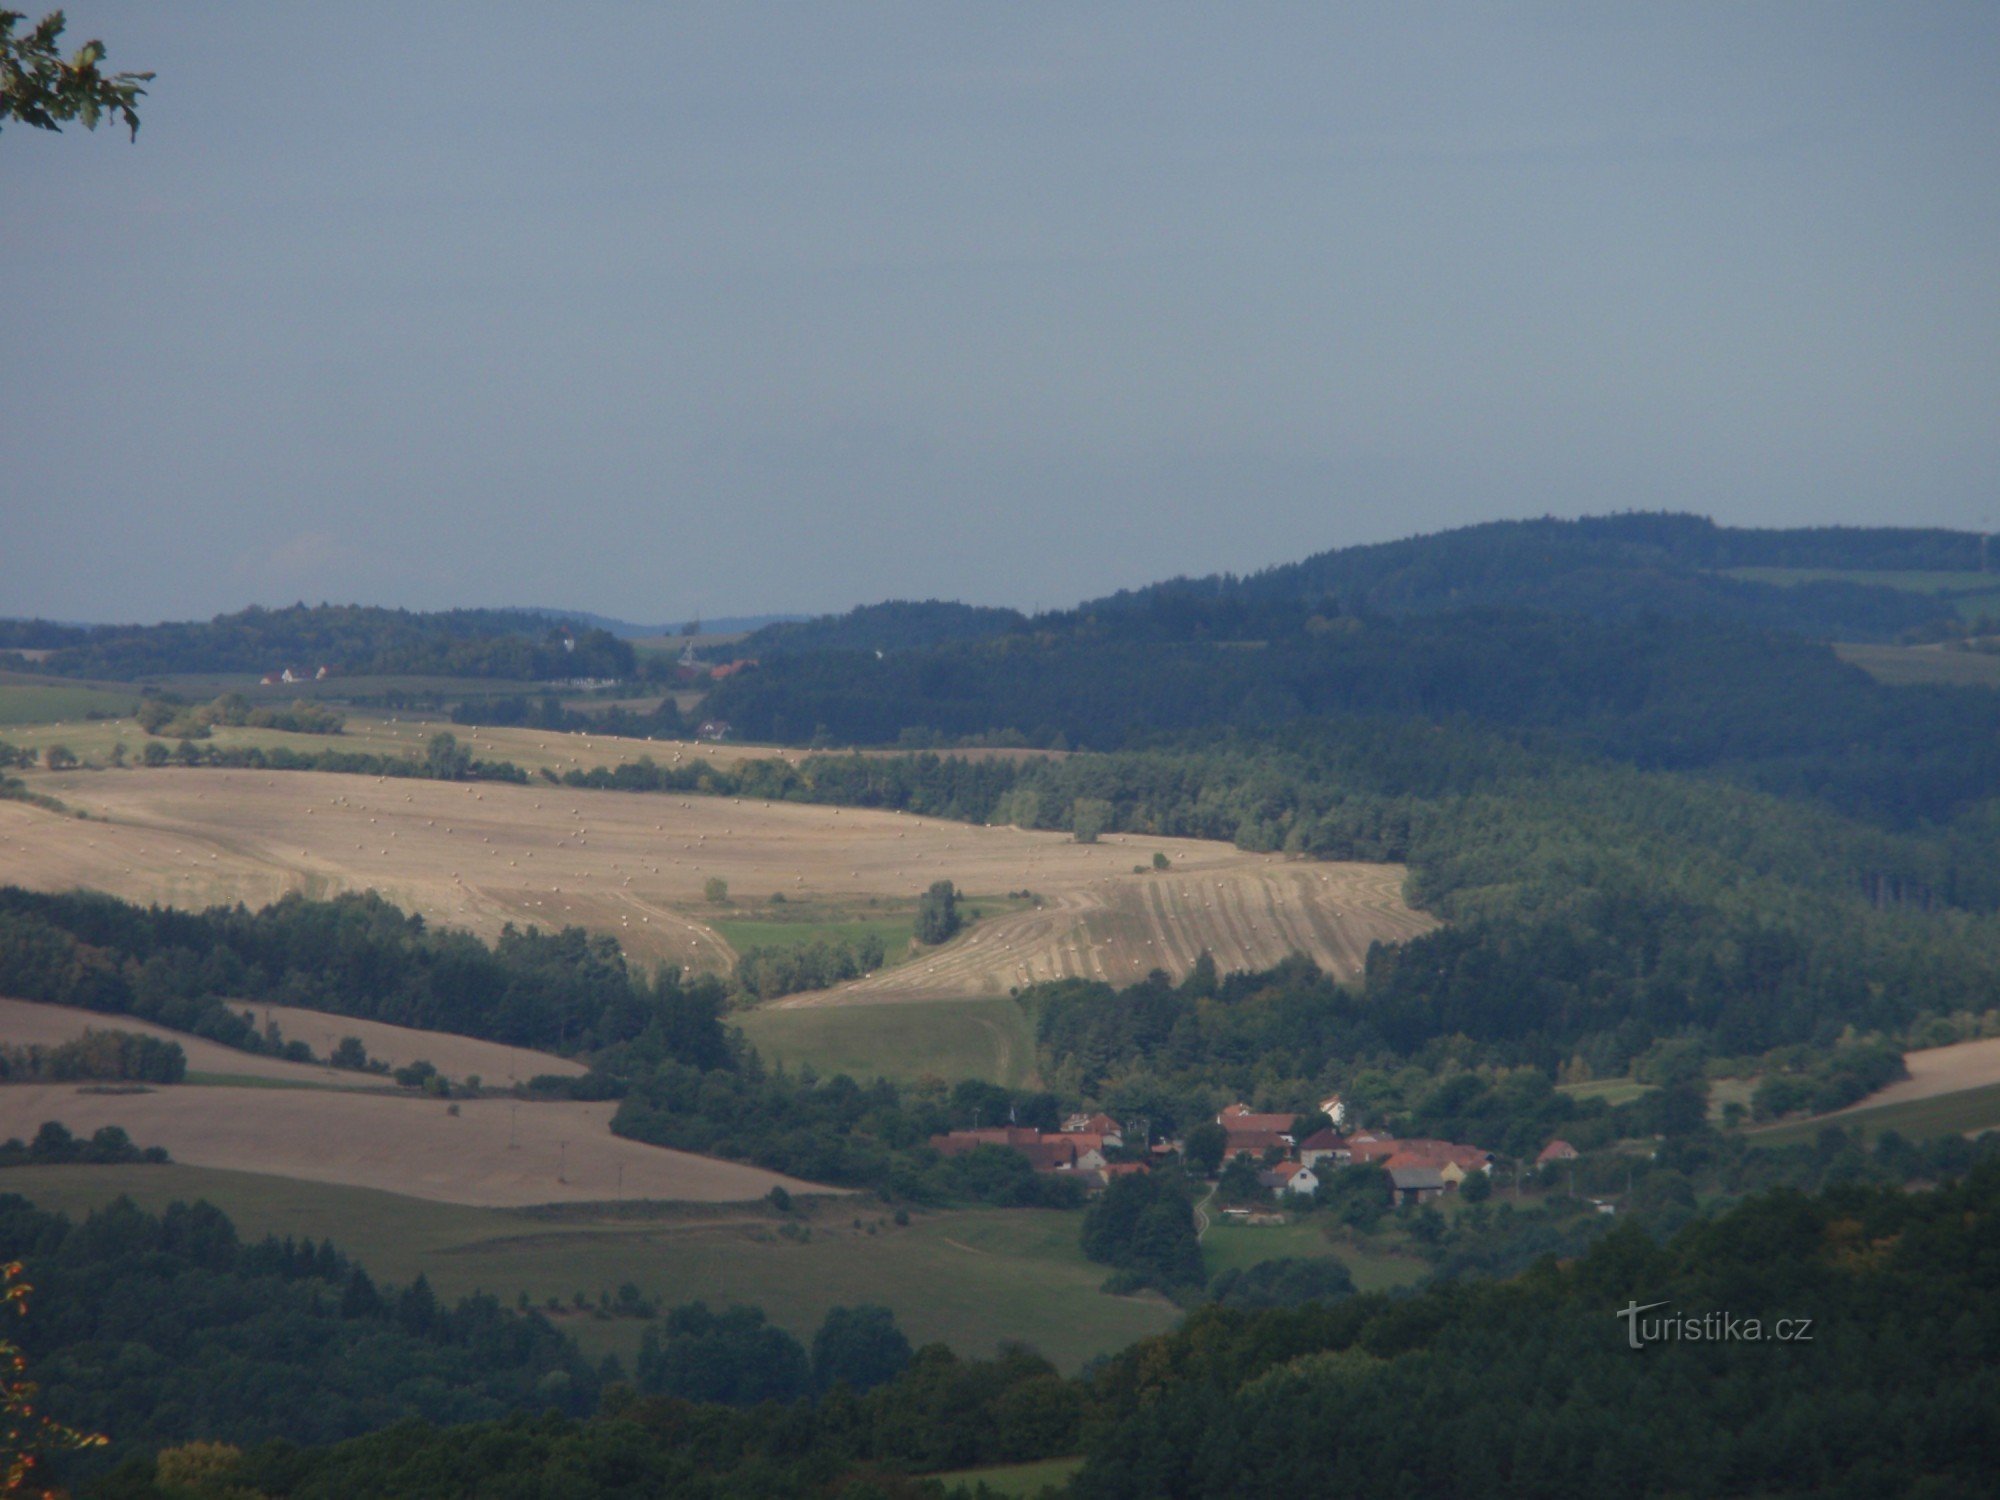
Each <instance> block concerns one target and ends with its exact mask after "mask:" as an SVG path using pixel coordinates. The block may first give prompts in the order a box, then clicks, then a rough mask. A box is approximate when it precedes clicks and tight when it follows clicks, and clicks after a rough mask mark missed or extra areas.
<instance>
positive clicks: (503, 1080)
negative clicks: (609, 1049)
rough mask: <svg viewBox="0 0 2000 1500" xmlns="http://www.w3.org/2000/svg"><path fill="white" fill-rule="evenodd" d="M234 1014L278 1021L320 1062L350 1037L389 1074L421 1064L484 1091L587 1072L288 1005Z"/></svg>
mask: <svg viewBox="0 0 2000 1500" xmlns="http://www.w3.org/2000/svg"><path fill="white" fill-rule="evenodd" d="M237 1009H239V1010H247V1011H249V1012H250V1013H251V1014H252V1015H254V1016H255V1017H256V1018H257V1022H258V1024H259V1025H262V1024H263V1023H264V1021H265V1020H266V1019H267V1018H268V1019H270V1020H273V1021H276V1022H277V1023H278V1029H279V1030H280V1031H282V1032H283V1033H284V1036H285V1040H287V1041H299V1042H304V1043H305V1044H306V1045H307V1046H309V1047H311V1048H312V1049H313V1051H314V1052H315V1053H316V1054H317V1055H319V1056H321V1057H325V1056H326V1055H328V1054H329V1053H330V1052H332V1051H333V1049H334V1048H335V1047H337V1046H339V1045H340V1039H341V1038H342V1037H344V1036H351V1037H354V1038H355V1039H356V1040H358V1041H359V1042H360V1043H361V1045H362V1046H363V1047H364V1048H366V1049H367V1052H368V1055H369V1057H371V1058H375V1059H379V1060H381V1061H382V1062H385V1063H387V1064H389V1066H390V1067H392V1068H401V1067H407V1066H408V1065H409V1064H411V1063H413V1062H416V1061H417V1060H418V1059H419V1058H421V1059H422V1060H423V1061H425V1062H427V1063H429V1064H431V1066H433V1067H435V1068H436V1069H437V1070H438V1071H439V1072H440V1073H442V1074H444V1075H445V1077H447V1078H451V1079H456V1080H461V1081H462V1080H464V1079H466V1078H469V1077H472V1076H475V1075H477V1077H478V1078H479V1079H480V1081H481V1082H482V1083H483V1084H484V1085H485V1086H486V1087H487V1088H505V1087H509V1086H511V1085H513V1084H516V1083H526V1082H527V1081H528V1080H529V1079H530V1078H533V1077H535V1076H536V1075H537V1074H545V1073H552V1074H558V1075H560V1076H562V1077H565V1078H581V1077H582V1076H583V1075H584V1074H585V1073H588V1072H589V1071H590V1069H589V1068H587V1067H585V1066H584V1065H583V1064H582V1063H580V1062H575V1061H573V1060H571V1059H570V1058H567V1057H557V1056H556V1055H555V1054H554V1053H553V1052H537V1051H535V1050H533V1049H532V1048H529V1047H510V1046H508V1045H507V1044H506V1043H505V1042H486V1041H481V1040H480V1039H479V1038H478V1037H470V1036H453V1035H452V1034H451V1033H450V1032H447V1031H418V1030H416V1029H414V1028H412V1027H409V1026H391V1025H390V1024H389V1023H388V1022H387V1021H362V1020H357V1019H356V1018H355V1017H353V1016H336V1015H329V1014H328V1013H327V1012H326V1011H323V1010H300V1009H298V1008H297V1007H296V1006H290V1005H247V1004H246V1005H240V1006H238V1007H237ZM225 1050H226V1049H225ZM240 1055H241V1054H237V1053H232V1054H231V1056H240ZM343 1076H345V1077H348V1078H353V1077H355V1076H356V1075H354V1074H352V1073H349V1074H345V1075H343Z"/></svg>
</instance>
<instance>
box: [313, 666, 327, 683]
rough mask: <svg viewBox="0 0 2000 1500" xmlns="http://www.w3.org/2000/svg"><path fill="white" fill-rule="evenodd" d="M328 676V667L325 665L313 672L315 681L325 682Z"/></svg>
mask: <svg viewBox="0 0 2000 1500" xmlns="http://www.w3.org/2000/svg"><path fill="white" fill-rule="evenodd" d="M326 677H327V669H326V668H325V667H321V668H320V669H319V670H318V671H317V672H315V673H313V681H314V682H325V681H326Z"/></svg>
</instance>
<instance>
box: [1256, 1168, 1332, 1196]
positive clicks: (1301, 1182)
mask: <svg viewBox="0 0 2000 1500" xmlns="http://www.w3.org/2000/svg"><path fill="white" fill-rule="evenodd" d="M1257 1180H1258V1182H1260V1183H1262V1184H1263V1185H1264V1186H1265V1187H1267V1188H1269V1189H1271V1191H1272V1192H1274V1193H1295V1194H1297V1195H1299V1196H1301V1197H1305V1198H1310V1197H1311V1196H1312V1195H1313V1194H1314V1193H1316V1192H1318V1191H1319V1178H1318V1177H1317V1176H1315V1175H1314V1173H1313V1169H1312V1168H1311V1167H1302V1166H1300V1165H1299V1164H1298V1163H1297V1162H1295V1161H1287V1162H1280V1163H1278V1165H1277V1166H1275V1167H1273V1168H1271V1170H1270V1171H1268V1172H1259V1173H1258V1174H1257Z"/></svg>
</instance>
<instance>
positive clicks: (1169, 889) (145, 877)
mask: <svg viewBox="0 0 2000 1500" xmlns="http://www.w3.org/2000/svg"><path fill="white" fill-rule="evenodd" d="M36 785H37V788H38V789H39V790H44V791H47V792H50V793H52V794H54V795H56V796H58V797H61V798H63V799H64V801H65V802H67V803H68V804H69V805H70V806H72V807H74V808H78V809H81V810H84V811H87V812H88V813H89V814H90V815H91V818H90V820H89V821H80V820H78V819H75V818H66V817H63V816H61V815H59V814H56V813H51V812H48V811H46V810H43V809H41V808H36V807H32V806H29V805H26V804H22V803H0V870H4V872H5V873H4V878H5V879H7V880H10V881H14V882H17V883H20V884H24V885H30V886H34V887H36V888H39V889H44V890H62V889H69V888H73V887H77V886H89V887H95V888H97V889H101V890H106V891H110V892H112V893H113V894H116V895H119V896H123V897H126V898H127V899H131V900H138V901H147V902H159V903H162V904H166V905H173V906H181V907H201V906H206V905H210V904H213V903H216V902H233V901H245V902H249V903H252V904H258V903H263V902H267V901H271V900H274V899H276V898H277V897H278V896H279V895H281V894H283V893H284V892H286V891H290V890H298V891H303V892H305V893H306V894H308V895H315V896H325V895H331V894H333V893H336V892H339V891H344V890H364V889H375V890H379V891H380V892H382V894H383V895H384V896H386V897H388V898H389V899H391V900H393V901H395V902H396V903H397V904H399V905H401V906H403V907H404V908H405V909H408V910H412V911H416V912H420V913H422V914H423V915H424V916H425V917H426V918H427V919H429V920H431V921H435V922H440V923H444V924H446V925H451V926H462V927H468V928H471V929H472V930H474V931H476V932H479V933H481V934H482V935H484V936H486V937H488V938H491V937H492V936H494V935H495V934H497V933H498V931H499V929H500V927H501V926H502V924H504V923H506V922H510V921H511V922H516V923H522V924H525V923H530V922H533V923H539V924H541V925H543V926H545V927H549V926H560V925H563V924H567V923H575V924H578V925H581V926H585V927H589V928H592V929H595V930H598V931H604V932H611V933H615V934H616V935H617V936H618V937H619V938H620V940H621V941H622V942H623V943H624V944H625V945H626V947H627V950H628V951H629V952H631V953H633V954H634V955H635V956H636V957H639V958H641V959H644V960H648V961H653V962H660V961H666V962H673V963H678V964H682V965H685V966H688V967H691V968H698V969H724V968H727V967H728V966H729V965H730V964H731V963H732V962H733V961H734V958H735V955H734V953H733V951H732V950H731V949H730V947H729V945H728V944H727V943H726V942H724V941H723V939H722V938H721V936H720V935H719V934H717V932H716V931H715V930H714V928H713V927H711V926H710V925H709V919H710V918H711V917H713V916H714V915H716V914H717V912H718V911H719V910H721V909H719V908H717V907H715V906H713V905H711V904H709V903H707V902H706V901H705V900H704V899H703V895H702V892H703V885H704V882H706V881H707V880H708V879H710V878H711V877H719V878H721V879H723V880H724V881H726V882H727V884H728V887H729V890H730V894H731V897H732V899H733V901H734V903H735V905H736V908H737V909H741V908H742V907H744V906H747V905H751V904H762V903H763V902H764V901H765V900H766V899H767V898H768V897H769V896H770V895H771V894H772V893H774V892H783V893H786V894H788V895H791V896H809V897H831V898H835V899H838V900H841V901H848V902H852V901H854V900H857V899H862V898H866V897H869V896H882V897H889V898H895V899H900V900H908V899H910V898H912V897H914V896H916V895H917V894H918V893H920V892H921V891H923V889H924V888H925V887H926V886H928V885H929V884H930V883H931V882H932V881H935V880H940V879H948V880H951V881H954V882H955V883H956V884H957V885H958V886H959V888H960V889H961V890H963V891H966V892H969V893H972V894H974V895H985V896H993V895H1000V894H1003V893H1005V892H1008V891H1014V890H1023V889H1025V890H1032V891H1034V892H1036V893H1037V894H1038V896H1040V897H1041V898H1042V910H1041V911H1023V912H1017V913H1012V914H1009V915H1005V916H997V917H993V918H990V919H989V920H988V921H987V922H986V923H982V924H980V925H979V926H977V927H975V928H974V929H972V931H971V932H970V933H969V934H968V935H967V936H966V937H964V938H962V939H960V940H959V941H958V942H956V943H955V944H954V945H952V946H950V947H947V948H945V949H941V950H939V952H938V953H936V954H935V955H928V956H925V957H924V958H922V959H920V960H919V961H917V962H914V963H912V964H908V965H903V966H901V967H898V968H896V969H892V970H888V971H885V972H883V973H881V974H879V975H876V976H873V977H871V978H870V979H869V980H866V981H863V982H861V984H859V985H857V986H854V987H852V988H850V989H847V990H842V991H837V992H831V995H832V997H833V998H835V999H838V1000H843V1001H846V1000H858V999H864V998H872V999H899V998H901V999H915V998H925V997H950V996H964V995H980V994H993V993H1005V992H1006V990H1007V989H1008V988H1009V987H1011V986H1013V985H1017V984H1021V983H1023V982H1026V981H1027V980H1030V979H1038V978H1047V977H1052V976H1055V975H1061V974H1089V975H1096V976H1101V977H1105V978H1111V979H1129V978H1136V977H1139V976H1141V975H1143V974H1144V973H1146V972H1147V971H1148V970H1149V969H1151V968H1154V967H1159V968H1163V969H1165V970H1167V971H1168V972H1169V973H1171V974H1176V975H1178V974H1180V973H1183V972H1185V969H1186V967H1187V965H1188V964H1190V963H1192V961H1193V959H1194V957H1195V955H1196V954H1197V953H1198V952H1199V951H1200V950H1201V949H1202V948H1204V947H1206V948H1208V949H1209V950H1210V951H1211V952H1213V953H1214V954H1215V956H1216V960H1217V962H1218V963H1219V964H1220V965H1221V966H1222V967H1223V968H1224V969H1231V968H1242V967H1258V966H1263V965H1267V964H1270V963H1275V962H1276V961H1278V960H1279V959H1281V958H1283V957H1284V956H1285V955H1286V954H1288V953H1290V952H1292V951H1294V950H1299V951H1304V952H1306V953H1308V954H1310V955H1312V956H1313V958H1315V959H1316V960H1317V961H1318V962H1319V963H1321V964H1322V965H1323V966H1325V967H1327V968H1329V969H1332V970H1334V971H1336V972H1341V973H1352V972H1354V970H1355V969H1356V967H1357V966H1358V964H1359V962H1360V960H1361V957H1362V955H1364V954H1365V952H1366V950H1367V946H1368V944H1369V942H1370V941H1372V940H1374V939H1376V938H1382V939H1387V940H1392V941H1393V940H1398V939H1402V938H1406V937H1409V936H1411V935H1413V934H1415V933H1418V932H1422V931H1424V930H1427V929H1428V928H1430V927H1431V926H1433V925H1435V924H1434V923H1433V921H1432V919H1430V918H1429V917H1427V916H1424V915H1423V914H1421V913H1418V912H1414V911H1411V910H1410V909H1409V908H1408V907H1407V906H1405V905H1404V904H1403V902H1402V900H1401V897H1400V895H1399V891H1400V886H1401V881H1402V877H1403V871H1402V869H1401V867H1399V866H1392V865H1319V864H1307V863H1303V862H1299V861H1293V860H1287V859H1284V858H1282V857H1279V856H1275V855H1255V854H1246V853H1244V852H1242V851H1241V850H1237V849H1234V848H1231V847H1230V846H1228V845H1226V844H1220V843H1213V842H1204V841H1201V840H1194V839H1167V838H1153V837H1149V836H1144V835H1137V834H1119V835H1111V836H1108V837H1107V838H1105V839H1104V840H1103V841H1102V842H1101V843H1098V844H1094V845H1085V844H1078V843H1076V842H1074V841H1073V840H1071V839H1070V838H1069V837H1068V836H1067V835H1064V834H1060V833H1052V832H1023V831H1022V830H1019V829H1015V828H983V827H977V826H972V825H967V824H962V823H949V822H944V821H941V820H937V819H930V818H920V817H914V816H908V815H903V814H897V813H888V812H871V811H865V810H860V809H854V808H830V807H816V806H805V805H801V804H796V803H782V802H780V803H760V802H754V801H738V800H735V799H728V798H718V797H698V796H690V797H679V796H674V795H670V794H653V793H636V792H583V791H575V790H571V789H568V788H561V787H554V786H547V785H541V786H526V787H515V786H506V785H494V784H477V785H467V784H451V783H444V782H434V781H394V780H384V779H378V778H376V777H371V776H336V775H330V774H326V773H298V772H291V773H274V772H262V771H218V770H208V769H196V770H188V769H182V768H162V769H154V770H126V771H97V772H89V771H82V772H71V773H65V774H61V775H49V776H42V777H39V778H37V782H36ZM1155 853H1160V854H1164V855H1165V856H1166V857H1167V859H1168V861H1169V864H1170V869H1169V870H1168V871H1167V872H1164V873H1156V872H1154V871H1153V870H1152V869H1151V863H1152V858H1153V855H1154V854H1155ZM1135 865H1139V866H1143V867H1145V869H1144V873H1134V871H1133V866H1135ZM433 1061H436V1059H433Z"/></svg>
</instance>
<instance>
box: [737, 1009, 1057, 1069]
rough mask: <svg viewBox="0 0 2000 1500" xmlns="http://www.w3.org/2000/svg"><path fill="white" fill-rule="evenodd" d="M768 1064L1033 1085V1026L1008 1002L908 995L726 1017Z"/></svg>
mask: <svg viewBox="0 0 2000 1500" xmlns="http://www.w3.org/2000/svg"><path fill="white" fill-rule="evenodd" d="M730 1020H731V1021H732V1022H733V1023H734V1024H735V1025H737V1026H739V1027H741V1028H742V1030H743V1033H744V1035H745V1036H747V1037H749V1039H750V1041H751V1043H752V1044H753V1045H754V1046H755V1047H756V1048H757V1050H758V1052H760V1053H761V1054H763V1056H764V1057H765V1058H766V1059H767V1060H768V1061H773V1062H780V1063H783V1064H784V1065H785V1066H786V1067H788V1068H793V1069H797V1068H800V1067H804V1066H811V1067H812V1068H814V1069H816V1070H817V1071H818V1072H819V1073H820V1075H821V1076H822V1077H824V1076H829V1075H831V1074H835V1073H846V1074H848V1075H849V1076H850V1077H854V1078H878V1077H879V1078H893V1079H896V1080H898V1081H899V1082H911V1081H914V1080H916V1079H920V1078H943V1079H946V1080H956V1079H960V1078H982V1079H985V1080H986V1081H987V1082H988V1083H997V1084H1002V1085H1006V1086H1008V1087H1012V1088H1027V1087H1032V1086H1034V1085H1035V1083H1036V1077H1035V1031H1034V1027H1033V1025H1032V1024H1031V1023H1030V1021H1029V1018H1028V1015H1027V1012H1026V1011H1024V1010H1023V1009H1022V1007H1021V1006H1020V1004H1019V1003H1017V1002H1016V1001H1013V1000H1009V999H1005V998H1002V999H997V1000H912V1001H905V1002H903V1003H900V1004H896V1005H816V1006H806V1007H794V1008H792V1009H789V1010H785V1009H780V1008H778V1007H777V1006H772V1005H765V1006H760V1007H759V1008H757V1009H756V1010H749V1011H741V1012H739V1013H737V1014H736V1015H734V1016H732V1017H730Z"/></svg>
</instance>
